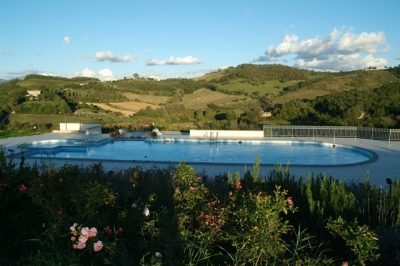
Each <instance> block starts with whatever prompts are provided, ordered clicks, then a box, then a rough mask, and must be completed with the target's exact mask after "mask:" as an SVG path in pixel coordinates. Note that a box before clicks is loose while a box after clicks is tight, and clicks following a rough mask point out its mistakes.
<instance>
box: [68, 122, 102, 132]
mask: <svg viewBox="0 0 400 266" xmlns="http://www.w3.org/2000/svg"><path fill="white" fill-rule="evenodd" d="M60 131H68V132H70V131H79V132H85V133H86V134H87V135H89V134H101V133H102V131H101V125H100V124H82V123H60Z"/></svg>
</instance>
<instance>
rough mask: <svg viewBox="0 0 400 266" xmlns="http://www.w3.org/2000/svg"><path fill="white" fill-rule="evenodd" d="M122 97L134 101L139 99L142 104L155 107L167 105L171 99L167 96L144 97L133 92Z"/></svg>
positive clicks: (125, 93)
mask: <svg viewBox="0 0 400 266" xmlns="http://www.w3.org/2000/svg"><path fill="white" fill-rule="evenodd" d="M122 95H123V96H125V97H126V98H127V99H129V100H132V101H134V100H136V99H138V100H139V101H140V102H143V103H150V104H153V105H160V104H165V103H166V102H167V101H168V100H169V99H170V97H167V96H155V95H144V94H136V93H131V92H124V93H122Z"/></svg>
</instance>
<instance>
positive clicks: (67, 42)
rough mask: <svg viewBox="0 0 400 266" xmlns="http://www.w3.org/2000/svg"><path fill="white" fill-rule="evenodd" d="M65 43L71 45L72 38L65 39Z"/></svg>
mask: <svg viewBox="0 0 400 266" xmlns="http://www.w3.org/2000/svg"><path fill="white" fill-rule="evenodd" d="M63 42H65V43H66V44H70V43H71V37H68V36H66V37H64V41H63Z"/></svg>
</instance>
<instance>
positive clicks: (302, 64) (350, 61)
mask: <svg viewBox="0 0 400 266" xmlns="http://www.w3.org/2000/svg"><path fill="white" fill-rule="evenodd" d="M388 64H389V63H388V61H387V60H386V59H384V58H374V56H373V55H372V54H369V55H366V56H361V55H360V54H359V53H354V54H349V55H337V56H329V57H327V58H326V59H324V60H318V59H313V60H310V61H306V60H303V59H300V60H298V61H297V62H296V63H295V66H296V67H299V68H310V69H320V70H327V71H338V70H353V69H361V68H365V67H369V66H375V67H377V68H383V67H385V66H387V65H388Z"/></svg>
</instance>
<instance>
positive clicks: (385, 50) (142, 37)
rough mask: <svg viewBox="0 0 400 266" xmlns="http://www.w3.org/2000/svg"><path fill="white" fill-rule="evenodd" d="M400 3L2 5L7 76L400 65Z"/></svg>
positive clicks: (0, 70)
mask: <svg viewBox="0 0 400 266" xmlns="http://www.w3.org/2000/svg"><path fill="white" fill-rule="evenodd" d="M399 10H400V1H376V0H363V1H358V0H346V1H342V0H326V1H325V0H322V1H317V0H314V1H311V0H304V1H297V0H290V1H289V0H282V1H267V0H258V1H255V0H246V1H234V0H229V1H228V0H225V1H215V0H214V1H209V0H203V1H197V0H192V1H177V0H170V1H155V0H153V1H151V0H147V1H133V0H131V1H105V0H96V1H92V0H84V1H82V0H79V1H76V0H68V1H61V0H51V1H49V0H37V1H30V0H25V1H22V0H5V1H1V2H0V78H4V79H10V78H15V77H20V76H24V75H27V74H43V75H54V76H62V77H75V76H90V77H96V78H99V79H101V80H113V79H122V78H124V77H125V76H129V77H132V75H133V74H134V73H137V74H139V76H141V77H153V78H156V79H166V78H175V77H181V78H193V77H200V76H202V75H204V74H205V73H209V72H212V71H216V70H217V69H223V68H226V67H229V66H237V65H239V64H243V63H254V64H284V65H289V66H294V67H299V68H306V69H315V70H323V71H326V70H328V71H340V70H343V71H347V70H354V69H360V68H364V67H369V66H376V67H378V68H383V67H385V66H388V67H390V66H397V65H399V64H400V34H399V32H400V31H399V29H398V22H397V17H398V11H399Z"/></svg>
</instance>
